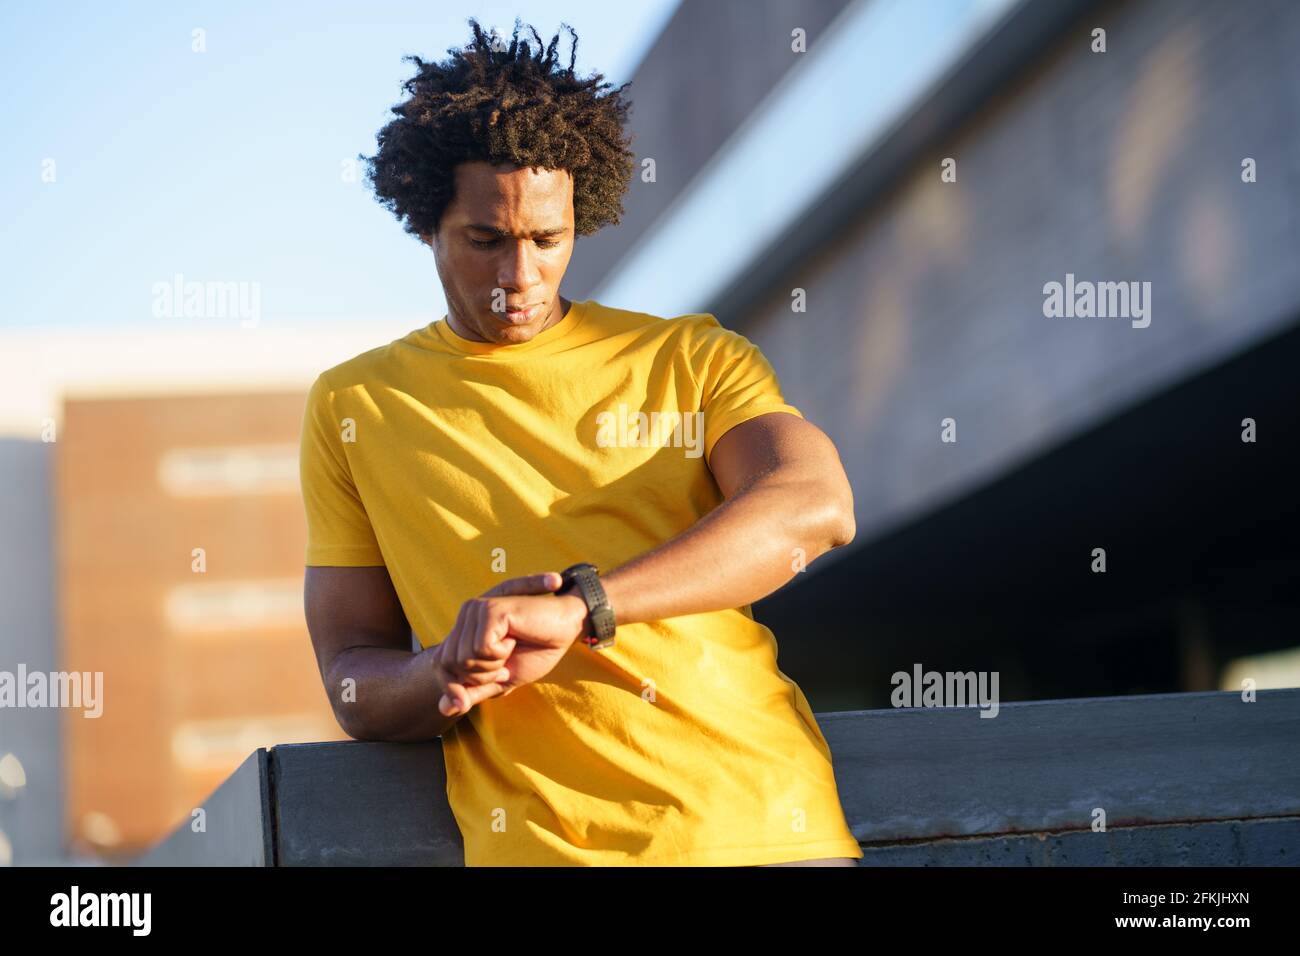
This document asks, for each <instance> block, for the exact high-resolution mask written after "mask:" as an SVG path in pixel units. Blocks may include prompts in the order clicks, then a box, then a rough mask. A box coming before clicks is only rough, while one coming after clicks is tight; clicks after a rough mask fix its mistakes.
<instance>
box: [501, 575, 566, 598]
mask: <svg viewBox="0 0 1300 956" xmlns="http://www.w3.org/2000/svg"><path fill="white" fill-rule="evenodd" d="M560 582H561V578H560V573H559V572H558V571H545V572H543V573H542V574H528V575H525V576H524V577H521V578H509V579H507V580H505V581H502V582H501V583H500V584H498V585H496V586H495V587H492V588H490V589H489V590H487V591H485V592H484V593H483V597H506V596H508V595H511V594H550V593H551V592H552V591H555V590H556V589H558V588H559V586H560Z"/></svg>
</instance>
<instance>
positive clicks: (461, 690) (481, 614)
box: [438, 572, 587, 717]
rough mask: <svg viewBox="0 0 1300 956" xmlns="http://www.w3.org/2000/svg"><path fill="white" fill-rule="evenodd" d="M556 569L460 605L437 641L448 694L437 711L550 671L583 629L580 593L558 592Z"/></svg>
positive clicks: (460, 707) (456, 709)
mask: <svg viewBox="0 0 1300 956" xmlns="http://www.w3.org/2000/svg"><path fill="white" fill-rule="evenodd" d="M559 586H560V575H559V574H558V573H555V572H548V573H546V574H537V575H531V576H529V577H523V578H512V579H511V580H509V581H503V582H501V583H500V584H498V585H497V586H496V587H494V588H491V589H490V590H488V591H486V592H484V594H483V595H482V596H481V597H477V598H471V599H470V600H469V601H466V602H465V603H464V604H462V605H461V608H460V613H459V615H458V616H457V618H456V624H455V626H454V627H453V628H452V630H451V633H450V634H449V635H448V636H447V639H446V640H445V641H443V642H442V644H441V645H440V646H439V649H438V650H439V667H440V669H441V671H442V677H443V680H442V684H443V686H444V688H445V689H446V693H444V694H443V695H442V698H441V699H440V700H439V701H438V710H439V711H440V712H441V713H442V714H444V715H446V716H448V717H450V716H453V715H455V714H458V713H463V712H465V711H468V710H469V709H470V708H471V707H473V706H475V705H476V704H479V703H481V702H482V701H484V700H487V699H488V698H491V697H497V696H504V695H506V694H508V693H510V692H511V691H512V690H514V689H515V688H516V687H518V686H520V685H522V684H528V683H531V682H533V681H535V680H539V679H541V678H542V677H545V676H546V675H547V674H549V673H550V672H551V671H552V670H553V669H554V668H555V665H556V664H558V663H559V662H560V659H561V658H562V657H563V656H564V655H565V654H566V653H567V652H568V650H569V648H570V647H571V646H572V644H573V642H574V641H575V640H576V639H577V638H578V636H579V635H580V634H581V633H582V629H583V622H584V620H585V619H586V616H587V607H586V604H585V603H584V602H583V600H582V598H580V597H578V596H577V595H573V594H569V595H564V596H563V597H558V596H556V595H554V594H553V593H552V592H554V591H555V590H556V589H558V588H559Z"/></svg>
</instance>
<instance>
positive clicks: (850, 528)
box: [831, 505, 858, 548]
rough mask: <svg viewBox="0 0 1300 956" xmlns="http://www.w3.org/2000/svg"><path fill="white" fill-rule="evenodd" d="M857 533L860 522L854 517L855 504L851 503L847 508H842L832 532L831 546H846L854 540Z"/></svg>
mask: <svg viewBox="0 0 1300 956" xmlns="http://www.w3.org/2000/svg"><path fill="white" fill-rule="evenodd" d="M857 533H858V524H857V521H856V520H855V519H854V517H853V506H852V505H849V507H848V508H847V509H840V511H839V513H838V515H837V520H836V522H835V525H834V531H833V532H832V534H831V547H832V548H842V547H844V546H845V545H846V544H848V543H849V542H851V541H852V540H853V537H854V535H856V534H857Z"/></svg>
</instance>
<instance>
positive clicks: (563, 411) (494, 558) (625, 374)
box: [301, 20, 862, 866]
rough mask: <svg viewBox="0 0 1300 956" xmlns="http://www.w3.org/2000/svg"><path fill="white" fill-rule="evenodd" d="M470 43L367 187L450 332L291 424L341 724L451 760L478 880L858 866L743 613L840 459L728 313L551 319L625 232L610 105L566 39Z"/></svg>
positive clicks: (432, 331)
mask: <svg viewBox="0 0 1300 956" xmlns="http://www.w3.org/2000/svg"><path fill="white" fill-rule="evenodd" d="M470 23H471V25H472V26H473V30H474V42H473V43H472V44H471V45H469V46H468V47H466V49H465V50H464V51H455V50H451V51H449V53H450V54H451V57H450V59H448V60H447V61H445V62H443V63H441V64H426V63H423V62H422V61H420V60H419V58H418V57H413V58H411V59H414V60H415V62H416V63H417V64H418V66H419V73H418V74H417V76H416V77H415V78H414V79H412V80H410V81H408V83H407V84H406V87H405V88H406V89H407V91H408V92H410V93H411V94H412V95H411V97H410V99H408V100H407V101H406V102H404V103H403V104H401V105H399V106H397V107H394V109H393V112H394V113H396V114H397V115H398V117H399V119H397V120H394V121H393V122H391V123H389V124H388V126H386V127H385V128H384V129H383V130H381V131H380V134H379V137H378V139H379V147H380V148H379V152H378V155H377V156H376V157H374V158H372V159H371V160H370V178H371V182H372V183H373V185H374V187H375V189H376V192H377V194H378V195H379V197H380V199H381V200H382V201H384V202H385V203H386V204H387V205H388V206H389V207H390V208H391V209H392V210H393V212H394V213H395V214H397V215H398V216H399V217H401V218H403V219H405V220H406V222H405V228H406V229H407V231H408V232H411V233H413V234H414V235H417V236H419V237H420V238H421V239H422V241H424V242H425V243H427V244H428V245H429V247H430V248H431V250H432V251H433V253H434V261H435V263H436V265H437V269H438V275H439V278H440V280H441V282H442V286H443V290H444V293H445V296H446V300H447V314H446V316H445V317H444V318H443V319H440V320H438V321H436V322H433V323H431V324H429V325H427V326H425V327H424V328H421V329H418V330H416V331H413V332H411V333H410V334H408V335H406V336H404V337H403V338H401V339H398V340H396V341H394V342H391V343H389V344H388V345H385V346H382V347H380V348H376V349H373V350H371V351H368V352H365V353H363V354H361V355H359V356H356V357H355V358H353V359H350V360H348V361H346V362H343V363H342V364H340V365H337V366H335V367H334V368H331V369H329V370H327V371H326V372H324V373H322V374H321V375H320V376H319V377H318V378H317V379H316V381H315V383H314V384H313V385H312V388H311V392H310V396H309V399H308V407H307V412H306V415H305V418H304V423H303V435H302V461H301V465H302V489H303V497H304V502H305V506H306V513H307V522H308V544H307V552H306V558H307V560H306V563H307V565H308V567H307V573H306V584H305V590H306V595H305V601H306V612H307V623H308V627H309V630H310V633H311V637H312V642H313V645H314V647H315V651H316V656H317V662H318V664H319V666H320V671H321V678H322V680H323V681H324V684H325V688H326V690H327V692H328V694H329V696H330V700H331V703H332V705H333V707H334V711H335V713H336V714H337V716H338V719H339V722H340V724H341V726H342V727H343V728H344V730H345V731H347V733H348V734H350V735H351V736H353V737H356V738H359V739H364V740H395V741H417V740H429V739H432V738H434V737H439V736H440V737H441V738H442V747H443V752H444V754H445V759H446V765H447V796H448V801H449V803H450V805H451V808H452V810H453V812H454V814H455V816H456V821H457V824H458V825H459V827H460V830H461V833H462V835H463V837H464V842H465V862H466V864H467V865H470V866H475V865H720V866H740V865H773V864H776V865H782V864H785V865H794V864H818V865H827V864H831V865H856V860H857V859H860V858H861V856H862V851H861V849H860V848H859V846H858V843H857V841H856V840H855V839H854V837H853V835H852V833H851V832H850V831H849V829H848V826H847V824H846V822H845V819H844V815H843V811H842V809H841V807H840V803H839V798H838V794H837V791H836V785H835V778H834V775H833V773H832V767H831V760H830V751H829V748H828V747H827V745H826V741H825V738H824V737H823V736H822V734H821V731H820V729H819V728H818V727H817V724H816V721H815V720H814V718H813V714H812V711H811V709H810V707H809V705H808V702H807V700H806V699H805V697H804V695H803V693H802V691H801V690H800V689H799V687H798V686H797V685H796V684H795V683H794V682H793V681H791V680H790V679H789V678H788V677H786V676H785V675H784V674H782V673H781V672H780V670H779V669H778V668H777V663H776V642H775V639H774V637H773V635H772V633H771V631H769V630H768V629H767V628H766V627H764V626H762V625H761V624H759V623H757V622H755V621H754V619H753V616H752V614H751V612H750V608H749V605H750V604H751V603H752V602H753V601H755V600H758V599H759V598H761V597H763V596H765V595H767V594H769V593H771V592H772V591H774V590H776V589H777V588H778V587H780V586H781V585H782V584H784V583H786V582H787V581H789V580H790V579H791V578H792V577H793V576H794V574H795V573H796V571H797V570H798V569H799V568H800V567H802V565H803V564H804V563H806V562H809V561H812V560H813V559H815V558H816V557H818V556H819V555H821V554H823V553H825V552H826V551H828V550H830V549H832V548H835V547H838V546H840V545H843V544H846V543H848V542H849V541H850V540H852V538H853V534H854V522H853V500H852V493H851V490H850V487H849V483H848V480H847V478H846V476H845V474H844V470H843V467H842V466H841V464H840V460H839V456H838V454H837V453H836V450H835V447H834V446H833V444H832V443H831V441H830V440H829V439H828V438H827V437H826V436H825V435H824V434H823V433H822V432H821V431H820V430H819V429H817V428H816V427H815V426H813V425H812V424H811V423H809V422H807V421H806V420H804V418H803V416H802V415H801V413H800V412H799V411H798V409H796V408H794V407H793V406H791V405H788V404H786V402H785V400H784V398H783V397H782V395H781V392H780V388H779V385H778V383H777V380H776V376H775V374H774V373H773V371H772V368H771V366H770V365H769V364H768V362H767V361H766V359H765V358H764V357H763V356H762V355H761V353H760V352H759V351H758V350H757V349H756V348H755V347H754V346H753V345H752V344H751V343H750V342H749V341H748V340H746V339H745V338H743V337H742V336H740V335H738V334H736V333H733V332H730V331H728V330H726V329H723V328H722V327H721V326H720V325H719V324H718V323H717V321H716V320H715V319H714V318H713V317H712V316H711V315H707V314H697V315H686V316H679V317H676V318H672V319H664V318H659V317H656V316H652V315H647V314H644V313H638V312H631V311H626V310H620V309H613V308H609V307H606V306H604V305H602V304H600V303H598V302H595V301H593V300H587V301H580V302H574V301H570V300H568V299H566V298H564V297H563V296H561V295H560V294H559V287H560V282H561V280H562V278H563V276H564V272H565V269H566V268H567V266H568V263H569V259H570V256H571V255H572V251H573V243H574V240H575V237H576V236H577V235H582V234H587V233H590V232H594V231H595V230H596V229H598V228H599V227H600V226H601V225H603V224H605V223H607V222H610V221H617V219H618V215H619V213H620V211H621V207H620V201H621V196H622V194H623V192H624V191H625V190H626V187H627V183H628V179H629V177H630V173H631V169H632V154H631V153H630V151H629V150H628V148H627V143H626V141H625V139H624V138H623V118H624V114H625V111H626V109H627V104H626V103H625V102H624V101H622V100H621V99H620V93H621V90H622V88H621V87H620V88H619V89H617V90H614V91H612V92H609V93H604V92H602V91H603V90H604V89H605V88H607V87H608V86H609V84H606V83H600V82H598V81H599V79H600V75H599V74H596V75H595V76H594V77H592V78H590V79H579V78H578V77H576V76H575V75H574V73H573V62H572V58H571V59H570V64H569V67H568V69H567V70H563V69H559V68H558V67H557V66H556V64H555V60H554V56H553V54H554V50H555V46H556V43H557V42H558V36H557V37H556V39H553V40H552V41H551V44H550V46H549V47H548V48H547V50H546V52H545V54H543V52H542V49H541V41H540V37H537V41H538V42H537V47H538V48H537V54H536V56H531V55H530V52H529V47H528V44H527V43H526V42H524V43H520V41H519V40H518V38H517V34H518V23H516V28H515V34H516V37H515V39H514V41H513V42H512V43H511V44H510V46H509V48H508V49H507V48H505V46H504V44H501V43H500V41H498V40H496V38H495V35H494V36H493V37H492V38H488V37H487V36H485V35H484V34H483V32H482V31H481V29H480V28H479V25H478V24H477V23H475V22H474V21H472V20H471V21H470ZM534 36H535V37H536V31H534ZM575 48H576V37H575ZM584 563H585V564H590V565H594V567H595V569H596V570H595V571H594V572H593V571H592V570H591V569H579V570H578V571H574V572H573V577H572V580H569V579H565V580H563V581H562V579H561V575H560V574H559V573H558V572H559V570H560V569H565V570H566V572H568V571H570V570H571V569H572V567H573V566H576V565H580V564H584ZM520 572H522V573H520ZM510 575H514V576H510ZM562 585H563V586H562ZM412 633H414V635H415V636H416V637H417V638H418V641H419V644H420V646H421V648H422V649H421V650H420V651H416V652H413V651H412V644H411V634H412ZM611 633H612V635H613V637H614V641H613V643H612V644H609V643H608V641H607V638H608V637H609V636H610V635H611ZM602 639H606V640H605V641H604V645H605V646H599V647H597V646H591V645H594V644H598V643H601V642H602Z"/></svg>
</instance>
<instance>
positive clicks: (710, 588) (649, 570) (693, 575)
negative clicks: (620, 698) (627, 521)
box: [601, 474, 853, 624]
mask: <svg viewBox="0 0 1300 956" xmlns="http://www.w3.org/2000/svg"><path fill="white" fill-rule="evenodd" d="M841 501H842V499H841V498H839V497H837V496H836V494H835V493H834V491H833V489H832V487H831V486H830V485H827V484H821V483H815V482H807V481H803V482H796V481H790V480H785V479H782V477H781V476H780V475H779V474H771V475H769V476H768V477H767V478H764V479H761V480H759V481H756V482H754V483H753V484H752V485H750V486H749V487H748V488H746V489H745V490H744V491H742V492H740V493H739V494H736V495H735V496H733V497H731V498H729V499H727V500H726V501H724V502H723V503H722V504H720V505H718V507H716V508H714V509H713V510H712V511H710V512H709V513H708V514H706V515H705V516H704V517H703V518H701V519H700V520H699V521H697V522H696V523H695V524H694V525H692V526H691V527H690V528H688V529H686V530H685V531H684V532H682V533H681V534H679V535H677V536H676V537H674V538H672V539H671V540H669V541H666V542H664V543H663V544H662V545H660V546H659V547H657V548H655V549H654V550H653V551H648V552H646V553H645V554H643V555H640V556H639V557H637V558H636V559H634V560H632V561H629V562H628V563H627V564H624V565H621V566H620V567H618V568H616V569H614V570H613V571H610V572H609V573H608V574H602V575H601V582H602V584H603V585H604V587H605V593H606V594H607V595H608V596H609V602H610V604H611V606H612V607H613V609H614V619H615V623H616V624H634V623H638V622H642V621H657V620H661V619H663V618H666V617H678V616H681V615H684V614H702V613H705V612H707V611H718V610H724V609H728V608H736V607H743V606H744V605H747V604H751V603H753V602H754V601H757V600H759V599H760V598H763V597H766V596H767V595H769V594H771V593H772V592H773V591H775V590H776V589H777V588H779V587H781V585H783V584H785V583H786V582H788V581H789V580H790V579H791V578H793V577H794V576H795V574H796V573H798V568H799V566H800V561H802V563H803V564H807V563H809V562H811V561H813V560H814V559H815V558H817V557H818V556H820V555H822V554H824V553H826V552H827V551H830V550H831V549H832V548H836V547H839V546H840V545H841V544H845V543H847V541H849V540H851V539H852V536H853V533H852V530H851V528H852V520H853V519H852V516H851V515H847V516H846V515H845V514H844V510H843V504H842V503H841Z"/></svg>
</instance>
